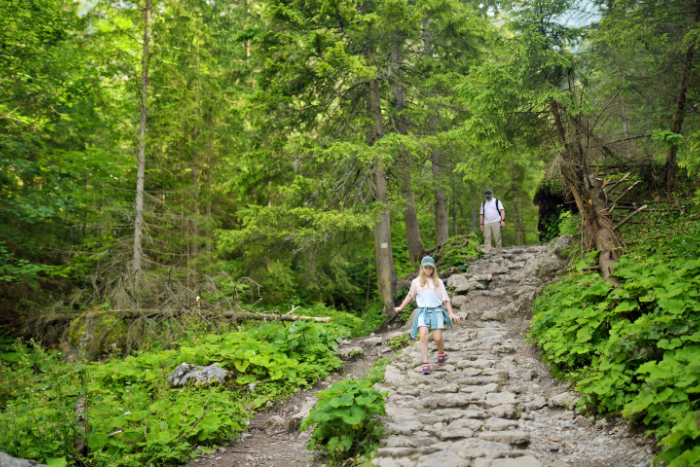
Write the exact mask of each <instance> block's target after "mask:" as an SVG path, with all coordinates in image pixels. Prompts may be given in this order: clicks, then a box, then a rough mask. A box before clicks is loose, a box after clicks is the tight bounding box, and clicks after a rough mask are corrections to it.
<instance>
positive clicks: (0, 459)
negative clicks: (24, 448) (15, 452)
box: [0, 452, 47, 467]
mask: <svg viewBox="0 0 700 467" xmlns="http://www.w3.org/2000/svg"><path fill="white" fill-rule="evenodd" d="M0 467H47V466H46V465H44V464H39V463H38V462H37V461H35V460H27V459H19V458H17V457H12V456H10V455H9V454H5V453H4V452H0Z"/></svg>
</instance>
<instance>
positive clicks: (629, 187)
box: [612, 180, 639, 205]
mask: <svg viewBox="0 0 700 467" xmlns="http://www.w3.org/2000/svg"><path fill="white" fill-rule="evenodd" d="M638 183H639V180H637V181H636V182H634V183H633V184H631V185H630V186H628V187H627V189H626V190H625V191H623V192H622V194H621V195H620V196H618V197H617V199H616V200H615V201H613V202H612V204H613V205H614V204H617V202H618V201H620V200H621V199H622V198H623V197H624V196H625V195H626V194H627V193H629V192H630V190H631V189H632V188H634V187H635V186H637V184H638Z"/></svg>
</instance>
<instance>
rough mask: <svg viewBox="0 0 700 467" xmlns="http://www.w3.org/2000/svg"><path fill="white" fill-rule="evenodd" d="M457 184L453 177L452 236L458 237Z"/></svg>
mask: <svg viewBox="0 0 700 467" xmlns="http://www.w3.org/2000/svg"><path fill="white" fill-rule="evenodd" d="M456 186H457V185H456V184H455V182H454V177H452V235H453V236H454V237H456V236H457V190H456Z"/></svg>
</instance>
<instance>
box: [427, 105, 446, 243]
mask: <svg viewBox="0 0 700 467" xmlns="http://www.w3.org/2000/svg"><path fill="white" fill-rule="evenodd" d="M435 120H437V119H435ZM431 126H432V127H433V128H435V126H433V125H432V124H431ZM436 133H437V131H436V130H431V134H436ZM431 156H432V162H433V183H434V184H435V246H440V245H442V244H443V243H445V242H446V241H447V239H448V238H449V236H450V226H449V215H448V213H447V193H445V189H444V188H443V187H442V184H441V182H442V172H443V171H442V151H440V150H435V151H432V154H431Z"/></svg>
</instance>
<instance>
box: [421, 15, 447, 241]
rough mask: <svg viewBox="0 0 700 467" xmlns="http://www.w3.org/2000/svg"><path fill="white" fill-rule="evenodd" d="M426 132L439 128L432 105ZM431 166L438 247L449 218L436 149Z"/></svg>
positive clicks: (427, 48)
mask: <svg viewBox="0 0 700 467" xmlns="http://www.w3.org/2000/svg"><path fill="white" fill-rule="evenodd" d="M429 24H430V21H429V20H428V19H427V18H426V19H424V20H423V55H424V57H428V58H430V57H432V47H431V44H430V39H431V37H430V30H429V29H428V26H429ZM434 95H435V93H433V92H432V91H430V92H429V93H428V98H429V99H431V98H433V97H434ZM428 111H429V112H430V116H429V117H428V128H429V130H428V132H429V133H430V134H431V135H436V134H437V133H438V130H439V127H440V116H439V113H438V110H437V108H435V105H433V104H432V103H429V104H428ZM430 158H431V162H432V165H433V184H434V186H435V188H434V192H435V246H440V245H442V244H443V243H445V242H446V241H447V239H448V238H449V236H450V225H449V222H450V218H449V214H448V208H447V194H446V193H445V189H444V188H443V187H442V182H443V180H442V176H443V163H444V161H443V154H442V151H440V150H439V149H438V148H434V149H433V150H432V151H431V154H430Z"/></svg>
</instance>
